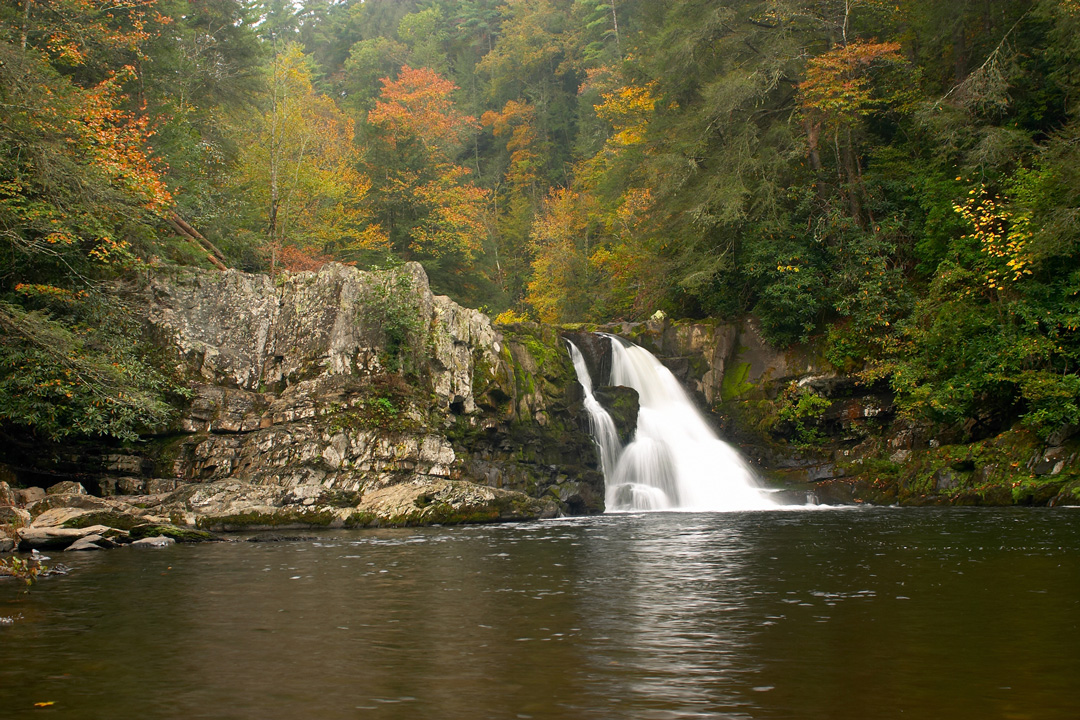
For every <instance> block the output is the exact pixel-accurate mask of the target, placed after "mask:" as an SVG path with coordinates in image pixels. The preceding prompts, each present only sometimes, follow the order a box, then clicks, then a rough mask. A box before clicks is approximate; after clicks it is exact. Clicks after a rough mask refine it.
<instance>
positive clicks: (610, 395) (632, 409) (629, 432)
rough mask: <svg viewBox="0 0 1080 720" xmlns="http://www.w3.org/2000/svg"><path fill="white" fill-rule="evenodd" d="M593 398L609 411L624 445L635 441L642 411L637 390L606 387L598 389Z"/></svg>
mask: <svg viewBox="0 0 1080 720" xmlns="http://www.w3.org/2000/svg"><path fill="white" fill-rule="evenodd" d="M593 396H594V397H595V398H596V401H597V402H598V403H600V405H601V406H603V408H604V409H605V410H607V411H608V415H610V416H611V420H612V422H614V423H615V429H616V430H617V431H618V432H619V440H620V441H621V442H622V444H623V445H626V444H628V443H629V442H630V441H631V440H633V439H634V433H635V432H636V431H637V420H638V411H639V410H640V409H641V404H640V400H639V398H638V393H637V390H634V389H633V388H628V387H622V386H612V385H605V386H603V387H598V388H596V391H595V392H594V393H593Z"/></svg>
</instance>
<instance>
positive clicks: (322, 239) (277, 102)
mask: <svg viewBox="0 0 1080 720" xmlns="http://www.w3.org/2000/svg"><path fill="white" fill-rule="evenodd" d="M266 94H267V98H266V105H267V107H266V111H265V112H264V113H263V114H262V115H260V116H258V117H257V118H256V119H255V122H254V123H253V125H252V127H251V128H250V130H249V133H250V135H249V137H248V138H247V142H245V143H244V149H243V151H242V153H241V157H240V164H239V167H238V169H237V176H236V183H237V184H238V185H240V186H242V187H244V188H246V189H247V191H248V192H249V197H250V199H251V201H252V207H253V209H258V210H259V211H260V212H259V213H258V214H257V215H254V216H253V221H254V222H256V223H257V224H256V225H255V226H254V228H253V229H256V230H258V231H260V232H261V233H263V234H264V236H265V237H266V240H267V243H268V246H267V247H268V250H269V252H270V255H271V269H272V270H273V269H274V268H275V267H276V264H277V257H278V255H279V254H280V253H281V251H282V248H284V247H285V246H293V247H294V248H301V249H302V248H311V249H313V250H314V251H315V252H328V251H333V250H335V249H338V250H340V249H346V248H348V247H350V246H352V245H354V244H357V243H359V244H371V243H379V242H380V241H381V238H382V233H381V231H380V229H379V227H378V226H375V225H371V224H369V223H368V222H367V216H366V214H365V212H364V209H363V201H364V199H365V194H366V193H367V191H368V189H369V188H370V186H371V183H370V181H369V180H368V179H367V178H366V177H365V176H363V175H362V174H360V172H359V171H358V170H357V169H356V163H357V161H358V158H359V155H358V151H357V148H356V145H355V143H354V131H353V123H352V121H351V120H350V119H349V118H348V117H346V116H345V115H344V114H343V113H342V112H341V111H340V110H339V109H338V108H337V106H336V105H335V104H334V102H333V100H331V99H330V98H328V97H326V96H325V95H320V94H319V93H317V92H316V91H315V89H314V87H313V86H312V74H311V69H310V67H309V66H308V63H307V59H306V57H305V56H304V53H303V50H302V48H301V47H300V46H299V45H298V44H291V45H289V46H288V47H287V48H285V50H284V51H283V52H282V53H281V54H279V55H278V56H277V58H276V59H275V60H274V62H273V64H272V66H271V69H270V76H269V78H268V87H267V90H266ZM293 253H294V254H295V251H293Z"/></svg>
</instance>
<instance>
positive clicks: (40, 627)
mask: <svg viewBox="0 0 1080 720" xmlns="http://www.w3.org/2000/svg"><path fill="white" fill-rule="evenodd" d="M1076 517H1077V516H1076V515H1074V514H1071V513H1068V512H1056V513H1053V512H1039V511H975V512H972V511H958V510H949V511H904V510H869V511H860V512H823V511H818V512H789V513H783V512H774V513H730V514H702V515H687V514H672V515H665V514H647V515H641V516H634V515H621V516H612V517H603V518H596V519H591V520H563V521H552V522H545V523H535V524H531V525H517V526H491V527H472V528H429V529H422V530H392V531H391V530H387V531H364V532H354V533H335V534H328V535H324V536H322V537H320V538H318V539H316V540H306V541H298V542H285V543H246V542H241V543H231V544H227V545H216V546H177V547H172V548H167V549H164V550H160V551H144V552H139V551H137V550H134V549H131V550H118V551H112V552H108V553H101V554H98V555H80V556H78V557H76V558H73V559H72V560H70V561H69V562H70V564H71V565H73V566H74V571H73V573H72V574H70V575H68V576H66V577H62V578H54V579H51V580H49V581H47V582H43V583H41V584H40V585H39V586H37V587H35V588H33V589H32V591H31V592H30V593H23V592H22V590H21V588H19V587H17V586H15V585H13V584H10V583H5V584H0V617H16V616H21V617H19V619H17V620H16V621H14V622H12V623H10V624H0V716H3V717H22V716H24V715H27V714H30V713H35V712H41V713H44V712H48V713H50V714H53V715H58V716H60V717H70V718H95V717H140V718H142V717H145V718H163V719H172V718H176V719H179V718H197V717H207V718H266V719H268V720H277V719H281V720H285V719H287V718H288V719H293V718H306V717H318V718H321V719H327V720H334V719H336V718H357V717H375V718H377V717H387V718H412V717H417V718H428V717H430V718H440V719H442V718H446V719H450V720H452V719H454V718H470V719H472V718H514V717H533V718H568V719H569V718H574V719H577V718H598V719H599V718H604V719H607V718H614V719H619V718H737V719H740V720H741V719H743V718H754V719H755V720H758V719H771V718H808V719H814V718H829V719H830V720H831V719H836V720H856V719H858V720H863V719H864V718H894V717H895V718H901V717H950V718H955V719H957V720H967V719H969V718H970V719H971V720H975V719H976V718H980V719H981V718H986V717H1038V718H1051V719H1055V718H1073V717H1076V716H1077V715H1078V712H1077V710H1078V704H1077V702H1076V701H1075V700H1074V699H1073V698H1074V696H1075V693H1073V692H1072V687H1073V682H1074V679H1075V677H1076V675H1077V672H1078V671H1080V657H1078V654H1077V653H1076V651H1075V648H1076V647H1080V627H1078V623H1080V572H1078V570H1080V564H1078V563H1077V560H1076V558H1077V557H1080V555H1078V551H1080V531H1078V529H1077V524H1076V523H1075V518H1076ZM65 560H67V558H66V557H65ZM45 701H48V702H54V703H55V705H52V706H49V708H48V709H47V710H40V711H39V710H34V708H33V703H35V702H45Z"/></svg>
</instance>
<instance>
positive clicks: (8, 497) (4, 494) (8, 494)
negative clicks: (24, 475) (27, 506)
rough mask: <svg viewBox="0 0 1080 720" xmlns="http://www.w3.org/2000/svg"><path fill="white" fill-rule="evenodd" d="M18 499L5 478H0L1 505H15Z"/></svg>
mask: <svg viewBox="0 0 1080 720" xmlns="http://www.w3.org/2000/svg"><path fill="white" fill-rule="evenodd" d="M17 502H18V499H17V498H16V497H15V492H14V491H13V490H12V489H11V486H10V485H8V484H7V483H6V482H4V481H3V480H0V507H4V506H10V505H15V504H16V503H17Z"/></svg>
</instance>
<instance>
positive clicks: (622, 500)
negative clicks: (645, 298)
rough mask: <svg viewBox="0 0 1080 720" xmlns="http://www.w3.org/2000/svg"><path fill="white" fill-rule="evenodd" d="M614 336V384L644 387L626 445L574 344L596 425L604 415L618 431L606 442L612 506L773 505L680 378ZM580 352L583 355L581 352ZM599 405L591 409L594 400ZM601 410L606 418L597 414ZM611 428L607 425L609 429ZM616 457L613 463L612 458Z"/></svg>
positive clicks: (605, 464)
mask: <svg viewBox="0 0 1080 720" xmlns="http://www.w3.org/2000/svg"><path fill="white" fill-rule="evenodd" d="M606 337H608V338H610V340H611V354H612V357H611V378H610V383H611V384H612V385H623V386H625V387H631V388H633V389H635V390H637V392H638V397H639V401H640V410H639V412H638V422H637V430H636V431H635V434H634V438H633V440H632V441H631V442H630V444H629V445H627V446H626V447H625V448H621V452H618V451H616V452H612V451H610V450H609V451H608V458H607V460H603V458H604V452H605V451H604V449H603V445H604V443H605V442H611V441H612V440H613V441H614V443H615V444H616V445H615V446H616V447H617V446H618V436H617V435H616V434H615V433H614V423H612V422H611V418H610V416H608V414H607V412H606V411H605V410H604V409H603V408H602V407H600V404H599V403H598V402H596V400H595V398H593V396H592V379H591V378H590V377H589V373H588V370H587V369H586V367H585V361H584V358H582V357H581V353H580V352H579V351H578V350H577V348H576V347H574V346H573V344H572V343H569V344H570V346H571V351H570V354H571V358H572V359H573V360H574V369H575V370H576V371H577V375H578V380H579V382H581V385H582V387H583V388H585V394H586V408H587V409H588V410H589V417H590V419H592V425H593V427H594V428H596V427H599V426H601V425H602V424H603V423H604V422H605V421H606V423H608V424H610V426H611V428H610V432H611V436H610V437H608V439H606V440H602V439H601V436H600V434H598V433H597V432H596V430H595V429H594V434H593V437H594V438H596V439H597V444H599V445H601V458H602V461H603V468H604V479H605V484H606V487H607V491H606V500H607V508H608V510H615V511H628V510H629V511H640V510H704V511H725V510H766V509H770V508H775V507H777V505H776V504H775V503H773V502H772V501H771V500H769V499H768V498H766V497H765V495H764V494H763V493H762V492H761V491H759V490H758V489H757V488H756V487H755V486H754V476H753V472H751V470H750V468H749V467H748V466H747V465H746V463H745V462H743V460H742V458H740V457H739V454H738V453H737V452H736V451H735V450H734V449H733V448H732V447H731V446H730V445H728V444H727V443H725V442H724V441H723V440H721V439H720V438H718V437H717V436H716V434H715V433H714V432H713V431H712V429H711V428H710V427H709V426H708V424H707V423H706V422H705V419H704V418H703V417H702V416H701V414H700V413H699V412H698V411H697V409H696V408H695V407H694V405H693V403H692V402H691V401H690V398H689V397H688V396H687V394H686V392H685V391H684V390H683V388H682V386H681V385H679V381H678V380H676V379H675V376H674V375H672V374H671V371H669V370H668V369H667V368H666V367H664V366H663V365H662V364H661V363H660V361H659V360H657V359H656V357H654V356H653V355H652V353H650V352H649V351H647V350H645V349H644V348H641V347H638V346H637V345H634V344H632V343H629V342H627V341H625V340H623V339H622V338H619V337H616V336H614V335H608V336H606ZM575 353H576V356H575ZM590 401H591V404H593V405H595V407H596V409H595V410H593V409H589V405H590ZM598 417H602V418H603V419H601V420H597V418H598ZM605 432H606V431H605ZM612 457H617V462H615V463H614V467H613V468H609V465H610V463H611V458H612Z"/></svg>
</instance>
